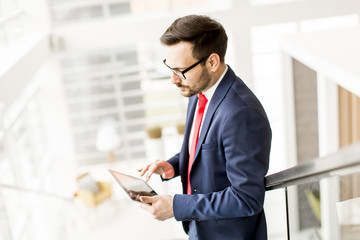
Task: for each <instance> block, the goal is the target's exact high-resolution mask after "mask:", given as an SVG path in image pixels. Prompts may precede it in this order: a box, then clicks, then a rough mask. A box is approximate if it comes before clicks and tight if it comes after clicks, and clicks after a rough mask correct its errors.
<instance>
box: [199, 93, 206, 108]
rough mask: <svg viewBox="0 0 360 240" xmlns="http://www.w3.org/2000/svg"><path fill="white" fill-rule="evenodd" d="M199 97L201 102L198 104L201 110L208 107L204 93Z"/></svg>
mask: <svg viewBox="0 0 360 240" xmlns="http://www.w3.org/2000/svg"><path fill="white" fill-rule="evenodd" d="M198 97H199V102H198V106H199V108H205V105H206V103H207V101H208V100H207V98H206V97H205V95H204V94H202V93H199V94H198Z"/></svg>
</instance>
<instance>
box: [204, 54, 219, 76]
mask: <svg viewBox="0 0 360 240" xmlns="http://www.w3.org/2000/svg"><path fill="white" fill-rule="evenodd" d="M207 62H208V64H207V65H208V69H209V71H210V72H216V71H217V70H218V68H219V66H220V56H219V55H218V54H217V53H212V54H211V55H210V56H209V58H208V61H207Z"/></svg>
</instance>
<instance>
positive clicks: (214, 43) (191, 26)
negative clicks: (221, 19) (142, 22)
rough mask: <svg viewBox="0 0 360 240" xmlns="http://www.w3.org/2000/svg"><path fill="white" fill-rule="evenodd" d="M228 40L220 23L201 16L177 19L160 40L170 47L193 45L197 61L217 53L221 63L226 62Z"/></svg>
mask: <svg viewBox="0 0 360 240" xmlns="http://www.w3.org/2000/svg"><path fill="white" fill-rule="evenodd" d="M227 40H228V38H227V35H226V32H225V29H224V27H223V26H222V25H221V24H220V23H218V22H217V21H215V20H213V19H211V18H210V17H208V16H201V15H188V16H185V17H181V18H178V19H176V20H175V21H174V22H173V23H172V24H171V26H170V27H169V28H168V29H167V30H166V31H165V33H164V34H163V35H162V36H161V38H160V41H161V43H162V44H164V45H168V46H169V45H173V44H177V43H179V42H182V41H184V42H189V43H191V44H192V45H193V56H194V58H196V59H202V58H204V57H208V56H209V55H210V54H212V53H217V54H218V55H219V56H220V61H221V62H224V58H225V53H226V48H227Z"/></svg>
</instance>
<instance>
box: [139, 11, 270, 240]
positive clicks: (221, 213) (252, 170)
mask: <svg viewBox="0 0 360 240" xmlns="http://www.w3.org/2000/svg"><path fill="white" fill-rule="evenodd" d="M161 42H162V43H163V44H164V45H165V48H166V59H165V60H164V64H165V65H166V66H167V67H168V68H169V69H171V70H172V76H171V82H172V83H173V84H175V85H176V86H177V87H178V88H179V89H180V93H181V94H182V95H183V96H184V97H188V98H189V105H188V110H187V118H186V129H185V135H184V141H183V145H182V148H181V151H180V153H178V154H176V155H175V156H174V157H172V158H171V159H169V160H168V161H162V160H158V161H156V162H153V163H151V164H148V165H146V166H144V167H143V168H142V169H140V170H139V172H141V174H140V175H141V176H143V175H144V174H145V173H146V176H147V177H146V180H149V178H150V177H151V175H152V174H153V173H157V174H160V175H161V177H162V178H163V179H171V178H174V177H176V176H179V175H180V176H181V181H182V185H183V194H176V195H175V196H170V195H158V196H154V197H145V196H143V197H140V200H141V201H142V202H144V203H151V205H148V204H144V205H142V208H144V209H145V210H147V211H149V212H150V213H151V214H152V215H153V216H154V217H155V218H156V219H158V220H165V219H168V218H171V217H175V219H176V220H178V221H182V222H183V226H184V230H185V231H186V233H187V234H188V235H189V239H191V240H193V239H200V240H212V239H215V240H217V239H219V240H227V239H229V240H230V239H231V240H233V239H251V240H257V239H267V232H266V222H265V215H264V211H263V202H264V195H265V186H264V177H265V175H266V172H267V170H268V165H269V153H270V144H271V129H270V125H269V121H268V119H267V116H266V113H265V111H264V109H263V107H262V106H261V103H260V102H259V100H258V99H257V98H256V97H255V95H254V94H253V93H252V92H251V91H250V89H249V88H248V87H247V86H246V85H245V84H244V83H243V81H242V80H241V79H240V78H238V77H237V76H236V75H235V73H234V72H233V70H232V69H231V68H230V67H229V66H227V65H226V64H225V61H224V57H225V53H226V48H227V35H226V32H225V30H224V28H223V27H222V25H221V24H220V23H218V22H216V21H214V20H213V19H211V18H209V17H207V16H198V15H190V16H185V17H182V18H179V19H177V20H175V21H174V23H173V24H172V25H171V26H170V27H169V28H168V29H167V30H166V32H165V33H164V34H163V36H162V37H161Z"/></svg>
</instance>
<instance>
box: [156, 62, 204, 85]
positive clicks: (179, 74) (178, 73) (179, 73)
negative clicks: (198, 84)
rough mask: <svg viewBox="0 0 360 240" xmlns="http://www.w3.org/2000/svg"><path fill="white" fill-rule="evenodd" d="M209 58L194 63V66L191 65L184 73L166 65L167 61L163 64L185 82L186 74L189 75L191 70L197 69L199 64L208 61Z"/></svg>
mask: <svg viewBox="0 0 360 240" xmlns="http://www.w3.org/2000/svg"><path fill="white" fill-rule="evenodd" d="M208 58H209V57H204V58H202V59H200V60H199V61H197V62H196V63H194V64H193V65H191V66H190V67H188V68H186V69H185V70H183V71H180V70H176V69H173V68H171V67H170V66H169V65H167V64H166V59H164V61H163V63H164V64H165V66H167V67H168V68H169V69H170V70H171V71H172V72H173V73H174V74H175V75H176V76H178V77H179V78H180V79H181V80H185V79H186V77H185V73H187V72H188V71H190V70H191V69H193V68H194V67H196V66H197V65H198V64H199V63H201V62H203V61H205V60H206V59H208Z"/></svg>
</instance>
